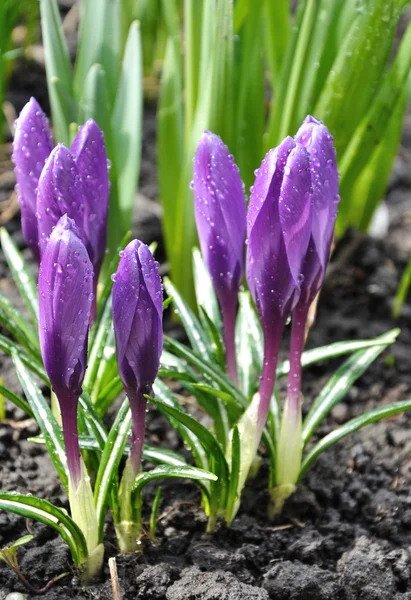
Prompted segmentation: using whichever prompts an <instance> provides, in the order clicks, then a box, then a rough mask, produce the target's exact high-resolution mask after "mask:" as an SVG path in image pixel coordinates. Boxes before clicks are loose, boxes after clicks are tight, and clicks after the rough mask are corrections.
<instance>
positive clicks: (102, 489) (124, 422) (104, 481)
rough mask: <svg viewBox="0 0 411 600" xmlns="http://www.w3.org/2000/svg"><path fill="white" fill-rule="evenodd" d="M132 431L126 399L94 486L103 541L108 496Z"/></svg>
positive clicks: (107, 442)
mask: <svg viewBox="0 0 411 600" xmlns="http://www.w3.org/2000/svg"><path fill="white" fill-rule="evenodd" d="M130 429H131V412H130V408H129V403H128V399H127V398H126V399H125V400H124V402H123V404H122V405H121V408H120V410H119V411H118V413H117V416H116V419H115V421H114V423H113V426H112V428H111V429H110V433H109V434H108V438H107V441H106V444H105V446H104V450H103V454H102V457H101V461H100V467H99V470H98V472H97V476H96V483H95V486H94V502H95V505H96V514H97V522H98V527H99V540H100V542H101V541H102V539H103V529H104V518H105V515H106V510H107V504H108V496H109V493H110V491H111V488H112V486H113V482H114V481H115V480H116V478H118V468H119V465H120V461H121V458H122V456H123V452H124V448H125V446H126V442H127V437H128V435H129V433H130Z"/></svg>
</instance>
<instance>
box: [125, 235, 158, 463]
mask: <svg viewBox="0 0 411 600" xmlns="http://www.w3.org/2000/svg"><path fill="white" fill-rule="evenodd" d="M162 315H163V292H162V287H161V279H160V275H159V272H158V266H157V263H156V262H155V261H154V258H153V255H152V254H151V252H150V250H149V248H148V246H146V245H145V244H143V243H142V242H140V241H139V240H134V241H132V242H130V244H128V246H127V247H126V249H125V250H124V252H123V254H122V256H121V259H120V263H119V265H118V269H117V273H116V277H115V281H114V285H113V324H114V334H115V339H116V351H117V363H118V368H119V373H120V377H121V380H122V382H123V384H124V387H125V390H126V393H127V396H128V398H129V400H130V408H131V413H132V449H131V452H130V462H131V465H132V469H133V472H134V474H136V473H138V472H139V470H140V465H141V454H142V449H143V441H144V422H145V408H146V399H145V397H144V394H151V393H152V385H153V383H154V380H155V378H156V377H157V373H158V369H159V366H160V356H161V353H162V348H163V329H162Z"/></svg>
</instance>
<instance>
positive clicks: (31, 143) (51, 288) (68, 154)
mask: <svg viewBox="0 0 411 600" xmlns="http://www.w3.org/2000/svg"><path fill="white" fill-rule="evenodd" d="M51 140H52V138H51V133H50V131H49V128H48V124H47V119H46V117H45V115H44V113H43V112H42V111H41V109H40V107H39V105H38V104H37V102H36V101H35V100H34V99H31V100H30V102H29V103H28V104H27V105H26V107H25V108H24V109H23V111H22V113H21V115H20V117H19V119H18V120H17V123H16V136H15V140H14V144H13V157H14V162H15V166H16V175H17V181H18V186H19V187H18V190H19V198H20V203H21V213H22V226H23V233H24V237H25V239H26V242H27V244H28V246H29V247H30V248H31V250H32V252H33V254H34V256H35V258H36V259H37V260H38V261H39V262H40V270H39V280H38V291H39V338H40V348H41V354H42V357H43V362H44V367H45V370H46V372H47V375H48V377H49V380H50V384H51V387H52V391H53V393H54V394H55V396H56V397H57V400H58V403H59V408H60V414H61V421H62V428H63V436H64V442H65V448H66V455H67V470H68V480H69V501H70V508H71V513H72V517H73V519H74V521H75V522H76V523H77V524H78V525H79V526H80V528H81V529H82V531H83V533H84V536H85V539H86V542H87V547H88V552H89V558H88V564H87V565H85V568H86V569H87V571H88V575H90V576H91V575H93V574H94V573H96V572H98V571H99V569H100V566H101V562H102V558H103V547H102V545H101V544H99V543H98V527H97V520H96V512H95V507H94V500H93V493H92V489H91V484H90V479H89V477H88V475H87V470H86V467H85V465H84V463H83V460H82V457H81V453H80V447H79V437H78V425H77V413H78V405H79V399H80V395H81V393H82V384H83V380H84V376H85V371H86V366H87V346H88V334H89V328H90V326H91V325H92V324H93V322H94V317H95V309H96V289H97V280H98V276H99V272H100V268H101V264H102V261H103V258H104V254H105V250H106V230H107V213H108V194H109V180H108V167H107V158H106V151H105V145H104V137H103V134H102V132H101V130H100V128H99V127H98V125H97V124H96V123H95V122H94V121H92V120H90V121H88V122H87V123H86V124H85V125H83V126H82V127H80V128H79V132H78V134H77V136H76V137H75V139H74V141H73V144H72V146H71V148H70V149H68V148H66V147H65V146H64V145H62V144H58V145H57V146H56V147H55V148H54V149H53V148H52V141H51ZM121 254H122V256H121V259H120V262H119V266H118V270H117V273H116V276H115V277H114V279H115V283H114V285H113V324H114V332H115V338H116V349H117V358H118V366H119V373H120V376H121V378H122V381H123V383H124V387H125V389H126V392H127V396H128V398H129V401H130V408H131V414H132V444H131V452H130V457H129V459H128V461H127V463H126V467H125V470H124V473H123V478H122V483H121V486H120V508H121V523H120V524H119V527H118V532H119V542H120V546H121V549H122V550H126V551H127V550H130V549H133V548H134V547H135V545H136V539H137V537H138V535H139V534H140V530H139V526H140V524H135V523H133V522H132V517H131V515H132V514H133V511H132V510H131V506H130V502H131V492H132V487H133V483H134V480H135V477H136V475H137V474H138V472H139V471H140V469H141V456H142V449H143V441H144V424H145V407H146V399H145V394H151V393H152V385H153V383H154V380H155V378H156V376H157V372H158V368H159V362H160V355H161V352H162V310H163V307H162V287H161V281H160V276H159V273H158V264H157V263H156V262H155V261H154V258H153V256H152V254H151V252H150V250H149V248H148V247H147V246H145V245H144V244H142V243H141V242H139V241H138V240H135V241H133V242H131V243H130V244H129V245H128V246H127V248H126V249H125V250H124V252H122V253H121Z"/></svg>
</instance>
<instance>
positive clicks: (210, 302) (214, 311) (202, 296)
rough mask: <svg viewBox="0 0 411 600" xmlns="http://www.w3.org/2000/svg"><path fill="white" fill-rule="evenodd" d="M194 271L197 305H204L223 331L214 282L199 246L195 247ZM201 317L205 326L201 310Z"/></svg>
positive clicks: (218, 328) (210, 316)
mask: <svg viewBox="0 0 411 600" xmlns="http://www.w3.org/2000/svg"><path fill="white" fill-rule="evenodd" d="M193 273H194V288H195V294H196V300H197V306H198V307H199V308H201V307H202V308H203V309H204V310H205V312H206V313H207V315H208V316H209V318H210V319H211V321H212V322H213V323H214V325H215V327H216V329H217V330H218V331H220V333H221V331H222V324H221V313H220V308H219V305H218V300H217V296H216V293H215V290H214V286H213V282H212V281H211V277H210V273H209V272H208V269H207V267H206V266H205V263H204V260H203V257H202V255H201V252H200V250H199V249H198V248H193ZM200 319H201V320H202V323H203V327H204V326H205V325H206V324H205V323H204V320H203V319H204V315H203V313H202V312H200Z"/></svg>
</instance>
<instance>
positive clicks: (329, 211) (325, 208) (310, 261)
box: [288, 116, 340, 407]
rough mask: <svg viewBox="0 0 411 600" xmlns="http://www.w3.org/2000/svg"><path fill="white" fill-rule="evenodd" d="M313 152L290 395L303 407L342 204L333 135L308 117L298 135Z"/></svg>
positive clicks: (291, 355)
mask: <svg viewBox="0 0 411 600" xmlns="http://www.w3.org/2000/svg"><path fill="white" fill-rule="evenodd" d="M295 139H296V140H297V141H298V142H300V143H301V144H303V145H304V146H305V147H306V148H307V151H308V153H309V155H310V164H311V179H312V185H313V204H312V227H311V236H310V242H309V245H308V249H307V253H306V256H305V260H304V264H303V266H302V271H301V273H302V281H301V293H300V297H299V301H298V304H297V307H296V309H295V311H294V314H293V321H292V332H291V349H290V367H291V368H290V374H289V383H288V397H289V398H293V399H294V404H295V405H296V406H297V407H298V406H299V398H300V394H301V354H302V351H303V348H304V343H305V334H306V322H307V315H308V310H309V308H310V305H311V303H312V302H313V300H314V299H315V297H316V295H317V294H318V292H319V290H320V288H321V285H322V283H323V280H324V274H325V270H326V268H327V264H328V260H329V256H330V248H331V242H332V238H333V235H334V227H335V220H336V217H337V210H338V203H339V200H340V196H339V194H338V170H337V159H336V153H335V148H334V144H333V138H332V136H331V134H330V132H329V131H328V129H327V127H326V126H325V125H324V124H323V123H322V122H321V121H317V119H315V118H314V117H311V116H308V117H307V118H306V119H305V120H304V123H303V124H302V126H301V127H300V129H299V130H298V132H297V135H296V136H295Z"/></svg>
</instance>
